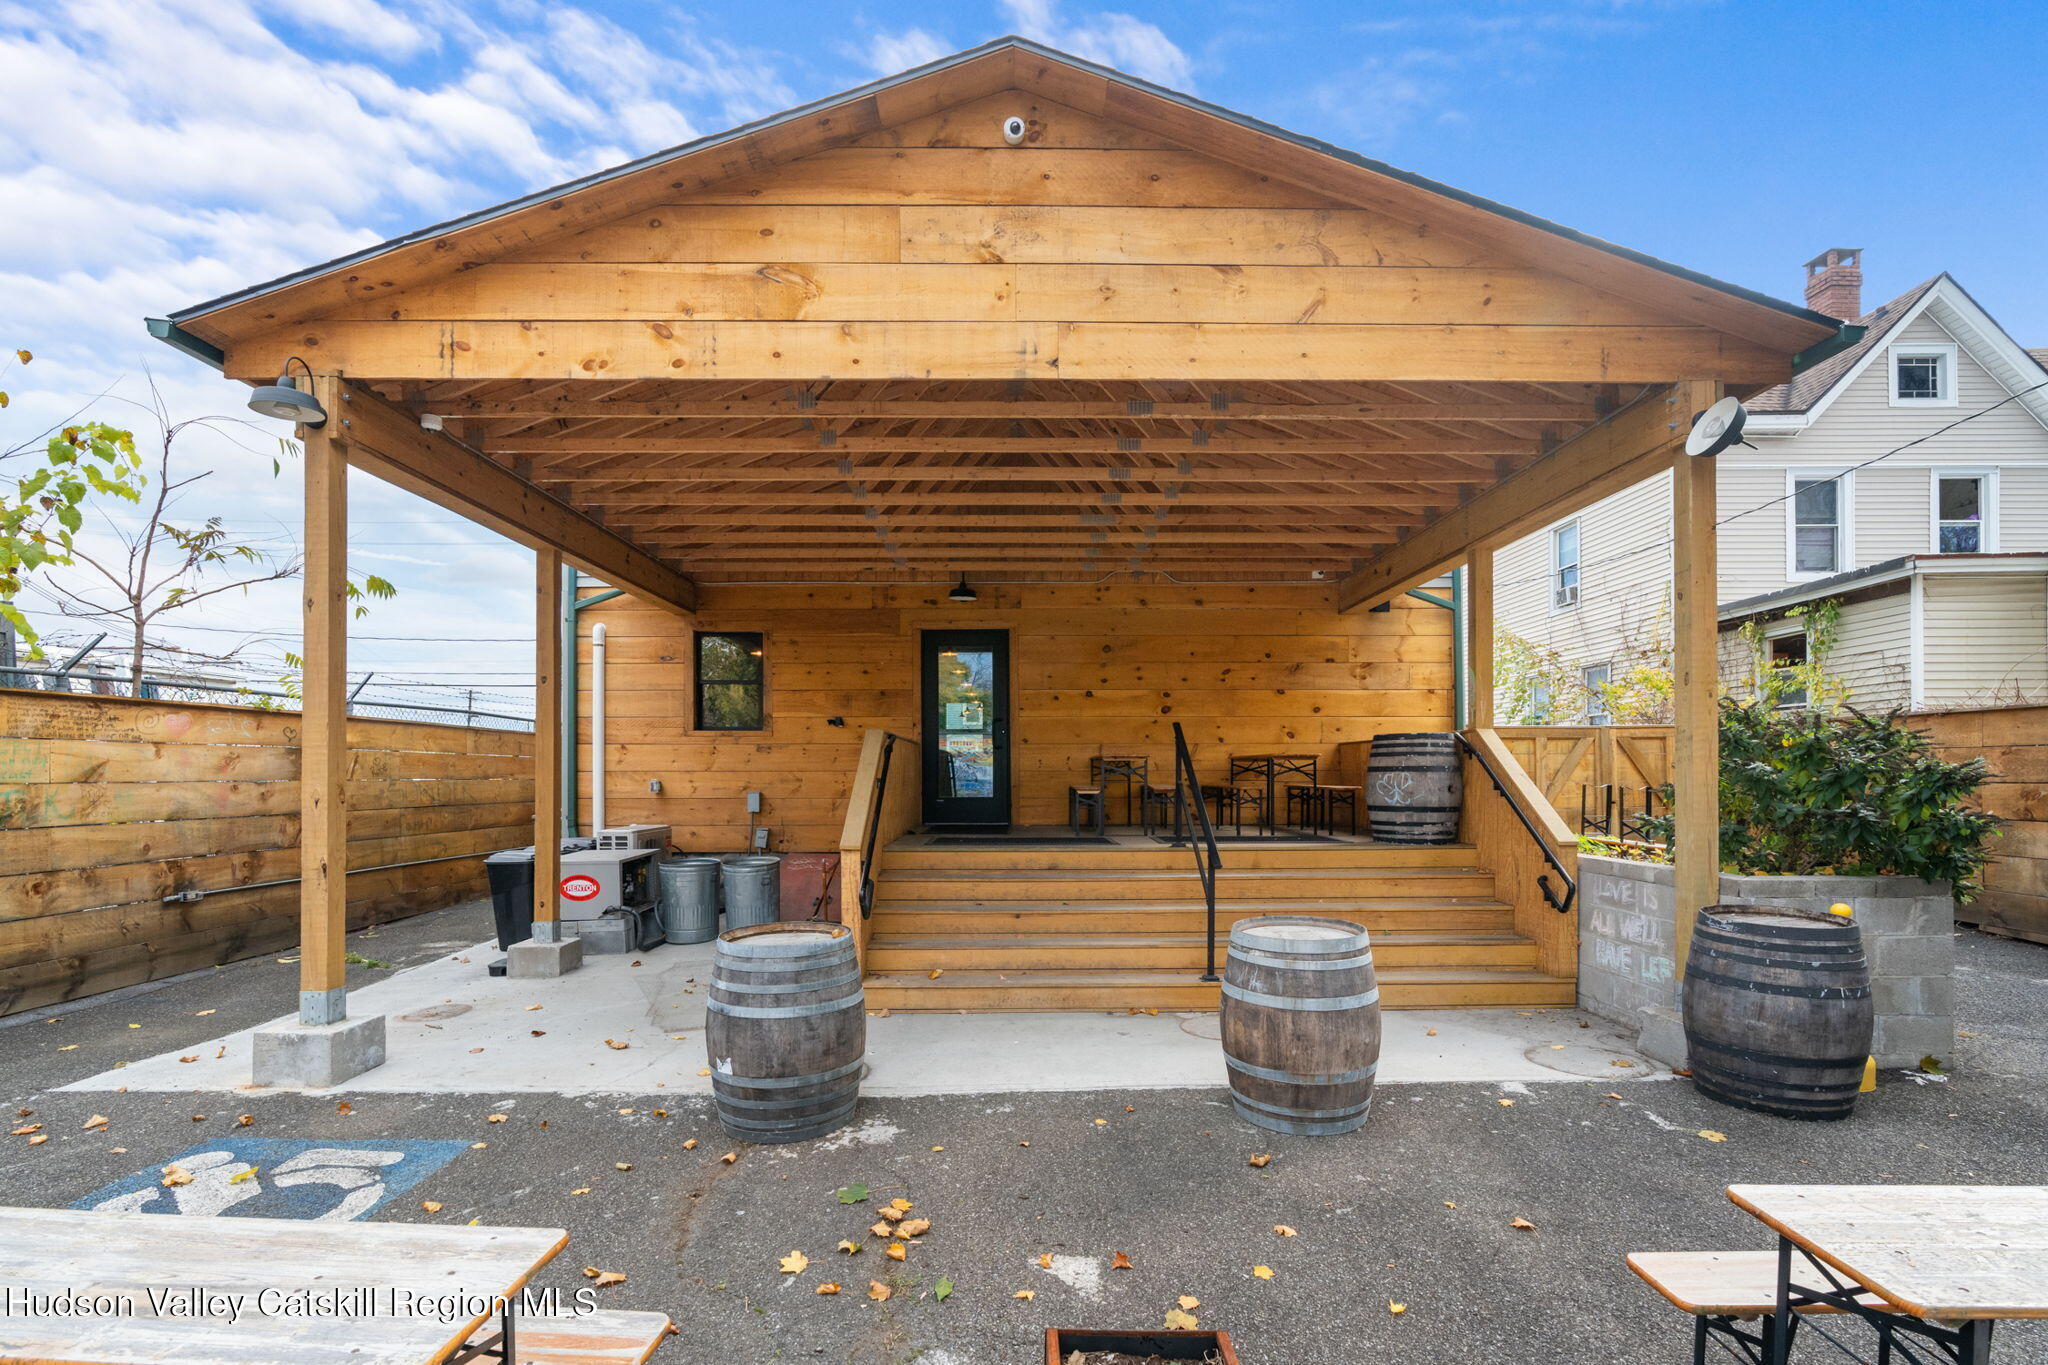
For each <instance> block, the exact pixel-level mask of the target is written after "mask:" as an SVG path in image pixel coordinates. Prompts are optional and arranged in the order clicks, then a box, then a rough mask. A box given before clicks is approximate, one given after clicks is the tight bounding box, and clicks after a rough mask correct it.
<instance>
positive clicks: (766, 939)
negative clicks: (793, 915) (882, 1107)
mask: <svg viewBox="0 0 2048 1365" xmlns="http://www.w3.org/2000/svg"><path fill="white" fill-rule="evenodd" d="M705 1009H706V1010H707V1011H708V1013H707V1014H706V1016H705V1020H704V1042H705V1047H706V1050H707V1051H708V1052H709V1054H710V1065H711V1092H712V1096H713V1100H714V1102H715V1105H716V1108H717V1110H718V1119H719V1122H721V1123H723V1124H724V1125H725V1126H726V1128H727V1129H728V1130H729V1131H730V1132H731V1133H732V1134H733V1136H735V1137H739V1138H744V1139H746V1140H747V1141H749V1142H763V1143H775V1142H802V1141H804V1140H805V1139H807V1138H814V1137H822V1136H823V1135H824V1134H826V1133H829V1132H831V1131H832V1130H833V1129H835V1128H838V1127H841V1126H843V1125H844V1124H845V1123H846V1122H847V1121H848V1120H849V1119H851V1118H852V1117H853V1109H854V1105H855V1103H856V1102H857V1101H858V1100H859V1098H860V1077H861V1067H862V1064H863V1061H864V1060H865V1057H866V1054H867V1033H868V1018H867V1011H866V1009H865V1001H864V999H863V996H862V992H861V984H860V963H859V961H858V959H857V958H856V956H855V954H854V947H853V934H852V932H851V931H850V930H848V929H847V928H846V927H845V926H844V925H838V924H820V923H815V922H805V921H797V922H794V923H789V924H761V925H753V926H750V927H746V928H740V929H728V930H727V931H726V932H724V933H723V934H720V935H719V936H718V946H717V948H716V949H715V950H714V951H713V954H712V959H711V998H710V999H709V1000H708V1001H706V1002H705Z"/></svg>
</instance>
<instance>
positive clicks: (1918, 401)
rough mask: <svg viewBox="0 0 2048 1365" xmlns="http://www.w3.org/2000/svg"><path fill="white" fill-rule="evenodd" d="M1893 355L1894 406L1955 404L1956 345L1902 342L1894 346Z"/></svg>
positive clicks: (1952, 405) (1946, 405) (1929, 406)
mask: <svg viewBox="0 0 2048 1365" xmlns="http://www.w3.org/2000/svg"><path fill="white" fill-rule="evenodd" d="M1891 359H1892V406H1893V407H1895V408H1905V407H1922V408H1951V407H1954V406H1955V403H1956V348H1955V347H1953V346H1898V347H1894V348H1893V350H1892V356H1891Z"/></svg>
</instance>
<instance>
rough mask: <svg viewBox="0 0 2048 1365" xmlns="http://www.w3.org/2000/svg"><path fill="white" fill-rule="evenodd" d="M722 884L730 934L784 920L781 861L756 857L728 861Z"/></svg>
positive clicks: (768, 857) (726, 924) (750, 856)
mask: <svg viewBox="0 0 2048 1365" xmlns="http://www.w3.org/2000/svg"><path fill="white" fill-rule="evenodd" d="M723 881H724V885H725V927H726V928H727V929H728V930H732V929H746V928H750V927H752V926H754V925H756V924H773V923H775V922H776V921H777V920H779V919H781V918H782V859H780V858H776V857H770V856H761V855H754V854H749V855H748V856H746V857H744V858H731V859H728V860H727V861H726V863H725V871H724V876H723Z"/></svg>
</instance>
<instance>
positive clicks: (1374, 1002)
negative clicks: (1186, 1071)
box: [1222, 915, 1380, 1136]
mask: <svg viewBox="0 0 2048 1365" xmlns="http://www.w3.org/2000/svg"><path fill="white" fill-rule="evenodd" d="M1222 1022H1223V1061H1224V1064H1225V1066H1227V1067H1228V1068H1229V1072H1230V1090H1231V1100H1232V1102H1233V1103H1234V1104H1235V1106H1236V1108H1237V1112H1238V1114H1239V1115H1240V1116H1241V1117H1243V1118H1244V1119H1246V1120H1248V1121H1249V1122H1251V1123H1255V1124H1257V1125H1258V1126H1259V1127H1261V1128H1270V1129H1272V1130H1273V1131H1274V1132H1276V1133H1301V1134H1306V1135H1310V1136H1320V1135H1324V1134H1331V1133H1348V1132H1350V1131H1351V1130H1352V1129H1354V1128H1358V1127H1361V1126H1362V1125H1363V1124H1364V1123H1365V1118H1366V1114H1367V1113H1368V1112H1369V1111H1370V1110H1371V1108H1372V1082H1373V1075H1374V1073H1375V1072H1377V1071H1378V1070H1379V1061H1380V990H1379V983H1378V980H1377V979H1376V978H1375V977H1374V976H1373V970H1372V939H1371V937H1370V936H1369V935H1368V934H1367V933H1366V932H1365V930H1364V929H1363V928H1361V927H1359V926H1358V925H1356V924H1352V923H1350V922H1348V921H1346V920H1338V919H1313V918H1310V917H1308V916H1306V915H1268V916H1264V917H1261V918H1259V919H1247V920H1239V921H1238V922H1237V923H1236V924H1235V925H1233V926H1231V930H1230V952H1229V957H1228V958H1227V960H1226V961H1225V964H1224V968H1223V1020H1222Z"/></svg>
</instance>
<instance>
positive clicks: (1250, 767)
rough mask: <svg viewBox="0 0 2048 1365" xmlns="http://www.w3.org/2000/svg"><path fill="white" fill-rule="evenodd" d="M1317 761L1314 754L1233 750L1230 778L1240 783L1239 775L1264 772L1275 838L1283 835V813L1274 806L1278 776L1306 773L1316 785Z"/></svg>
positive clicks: (1270, 827)
mask: <svg viewBox="0 0 2048 1365" xmlns="http://www.w3.org/2000/svg"><path fill="white" fill-rule="evenodd" d="M1316 761H1317V760H1316V756H1315V755H1314V754H1232V755H1231V756H1230V778H1229V781H1230V783H1231V785H1233V786H1234V785H1236V783H1237V779H1238V778H1240V777H1260V776H1263V777H1264V778H1265V779H1266V814H1265V826H1266V833H1267V836H1268V837H1270V838H1275V839H1277V838H1279V837H1280V817H1279V815H1278V814H1277V813H1276V811H1275V810H1274V807H1273V796H1274V792H1275V790H1276V788H1277V786H1278V779H1280V778H1282V777H1305V778H1307V779H1308V785H1310V786H1311V787H1313V786H1315V785H1316Z"/></svg>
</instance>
